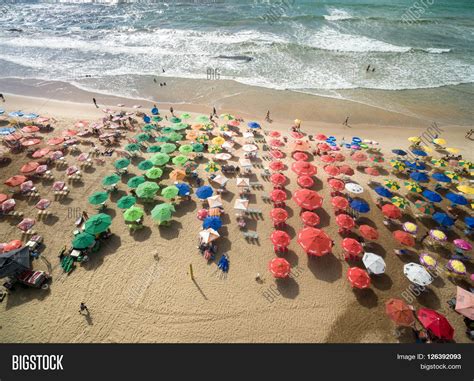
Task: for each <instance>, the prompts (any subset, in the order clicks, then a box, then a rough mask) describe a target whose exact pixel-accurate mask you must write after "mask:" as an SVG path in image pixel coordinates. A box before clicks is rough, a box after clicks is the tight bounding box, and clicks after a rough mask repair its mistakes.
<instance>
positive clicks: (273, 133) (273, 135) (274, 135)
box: [268, 131, 281, 138]
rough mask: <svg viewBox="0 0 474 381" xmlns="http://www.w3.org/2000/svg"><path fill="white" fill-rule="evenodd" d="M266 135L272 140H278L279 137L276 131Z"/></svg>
mask: <svg viewBox="0 0 474 381" xmlns="http://www.w3.org/2000/svg"><path fill="white" fill-rule="evenodd" d="M268 135H269V136H270V137H272V138H279V137H280V136H281V134H280V132H278V131H270V132H269V133H268Z"/></svg>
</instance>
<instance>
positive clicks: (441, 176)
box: [431, 172, 451, 183]
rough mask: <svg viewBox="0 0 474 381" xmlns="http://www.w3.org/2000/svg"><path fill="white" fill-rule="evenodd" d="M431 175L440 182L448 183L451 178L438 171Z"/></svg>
mask: <svg viewBox="0 0 474 381" xmlns="http://www.w3.org/2000/svg"><path fill="white" fill-rule="evenodd" d="M431 177H432V178H433V179H435V180H436V181H439V182H440V183H450V182H451V179H450V178H449V177H448V176H446V175H445V174H444V173H439V172H437V173H433V174H432V175H431Z"/></svg>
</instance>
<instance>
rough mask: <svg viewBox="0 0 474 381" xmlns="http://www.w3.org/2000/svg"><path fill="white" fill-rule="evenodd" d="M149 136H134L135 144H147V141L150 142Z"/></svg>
mask: <svg viewBox="0 0 474 381" xmlns="http://www.w3.org/2000/svg"><path fill="white" fill-rule="evenodd" d="M150 137H151V136H150V135H148V134H145V133H141V134H138V135H137V136H135V139H136V140H137V142H140V143H141V142H147V141H148V140H150Z"/></svg>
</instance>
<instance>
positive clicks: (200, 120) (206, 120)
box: [196, 115, 209, 123]
mask: <svg viewBox="0 0 474 381" xmlns="http://www.w3.org/2000/svg"><path fill="white" fill-rule="evenodd" d="M196 122H198V123H209V118H208V117H207V116H204V115H199V116H198V117H196Z"/></svg>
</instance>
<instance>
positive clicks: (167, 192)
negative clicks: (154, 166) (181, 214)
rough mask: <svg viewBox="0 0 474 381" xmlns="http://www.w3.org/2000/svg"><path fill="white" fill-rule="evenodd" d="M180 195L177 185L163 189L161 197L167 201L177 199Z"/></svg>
mask: <svg viewBox="0 0 474 381" xmlns="http://www.w3.org/2000/svg"><path fill="white" fill-rule="evenodd" d="M178 193H179V189H178V187H176V186H175V185H170V186H167V187H166V188H163V189H162V190H161V195H162V196H163V197H164V198H166V199H172V198H175V197H176V196H177V195H178Z"/></svg>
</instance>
